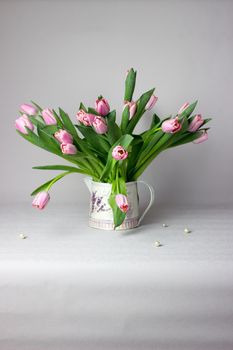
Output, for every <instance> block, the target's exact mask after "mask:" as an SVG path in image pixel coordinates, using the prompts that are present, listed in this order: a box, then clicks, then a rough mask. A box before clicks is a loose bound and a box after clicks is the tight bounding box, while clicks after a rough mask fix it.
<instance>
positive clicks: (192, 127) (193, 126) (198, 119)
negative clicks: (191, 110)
mask: <svg viewBox="0 0 233 350" xmlns="http://www.w3.org/2000/svg"><path fill="white" fill-rule="evenodd" d="M203 123H204V119H202V116H201V114H197V115H195V117H194V118H193V120H192V121H191V123H190V124H189V127H188V131H190V132H194V131H197V130H198V129H199V128H200V126H201V125H202V124H203Z"/></svg>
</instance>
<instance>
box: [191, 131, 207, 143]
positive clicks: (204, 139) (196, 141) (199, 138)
mask: <svg viewBox="0 0 233 350" xmlns="http://www.w3.org/2000/svg"><path fill="white" fill-rule="evenodd" d="M207 140H208V134H207V132H206V130H204V131H203V132H202V135H201V136H200V137H198V139H196V140H194V141H193V143H195V144H198V143H202V142H204V141H207Z"/></svg>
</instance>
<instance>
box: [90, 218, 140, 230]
mask: <svg viewBox="0 0 233 350" xmlns="http://www.w3.org/2000/svg"><path fill="white" fill-rule="evenodd" d="M138 221H139V219H138V218H133V219H126V220H124V222H123V223H122V224H121V225H120V226H118V227H117V228H116V230H129V229H131V228H135V227H137V226H138ZM89 226H90V227H93V228H98V229H100V230H107V231H112V230H114V225H113V222H112V221H110V220H109V221H107V220H98V219H93V218H89Z"/></svg>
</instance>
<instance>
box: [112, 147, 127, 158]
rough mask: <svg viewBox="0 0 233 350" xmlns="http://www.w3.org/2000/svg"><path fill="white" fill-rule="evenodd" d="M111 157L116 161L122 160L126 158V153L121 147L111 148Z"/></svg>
mask: <svg viewBox="0 0 233 350" xmlns="http://www.w3.org/2000/svg"><path fill="white" fill-rule="evenodd" d="M112 156H113V158H114V159H116V160H124V159H126V158H127V157H128V152H127V151H126V150H125V149H124V148H123V147H122V146H120V145H118V146H116V147H114V148H113V150H112Z"/></svg>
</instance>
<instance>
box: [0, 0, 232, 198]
mask: <svg viewBox="0 0 233 350" xmlns="http://www.w3.org/2000/svg"><path fill="white" fill-rule="evenodd" d="M232 16H233V1H211V0H210V1H179V0H177V1H175V0H173V1H172V0H170V1H168V0H167V1H18V0H17V1H0V44H1V54H0V77H1V79H0V92H1V94H0V96H1V97H0V101H1V137H0V146H1V165H2V166H1V173H0V176H1V185H0V186H1V189H0V200H1V202H6V201H7V202H12V201H14V202H21V201H28V202H30V201H31V198H30V196H29V193H30V191H31V190H32V189H34V188H35V187H37V186H38V185H40V184H41V183H43V182H45V181H46V180H47V179H49V178H51V177H53V175H55V173H53V172H43V173H42V172H39V171H35V170H31V166H35V165H46V164H61V161H60V159H59V158H57V157H56V156H53V155H50V154H48V153H46V152H44V151H43V150H40V149H37V148H35V147H34V146H32V145H30V144H29V143H27V142H26V141H24V140H23V139H21V138H20V137H19V136H18V135H16V133H15V130H14V120H15V119H16V117H17V115H18V114H17V110H18V106H19V105H20V104H21V103H24V102H27V101H29V100H30V99H34V100H36V101H37V102H38V103H39V104H41V105H42V106H44V107H53V108H56V107H57V106H61V107H63V108H64V109H65V110H66V111H67V112H68V113H69V114H70V116H71V117H72V118H73V120H75V113H76V112H77V109H78V106H79V102H80V101H81V100H82V101H83V102H84V103H86V104H89V105H92V104H93V101H94V100H95V98H96V97H97V96H98V94H100V93H101V94H103V95H104V96H105V97H106V98H108V100H109V102H110V104H111V106H112V107H114V108H117V110H118V111H121V110H122V98H123V88H124V78H125V71H126V70H127V69H128V68H129V67H131V66H133V67H134V68H135V69H137V71H138V81H137V88H136V94H135V97H138V96H139V95H140V94H141V93H142V92H144V91H145V90H147V89H149V88H151V87H153V86H156V87H157V89H156V94H157V96H158V97H159V101H158V103H157V105H156V108H155V111H156V112H157V113H158V114H159V115H162V116H165V115H167V114H170V113H173V114H174V113H176V111H177V110H178V108H179V107H180V106H181V105H182V104H183V103H184V102H185V101H190V102H191V101H193V100H195V99H198V100H199V104H198V108H197V112H200V113H203V115H204V116H206V117H213V121H212V123H211V126H212V129H211V130H210V133H209V141H208V142H206V143H203V144H200V145H193V144H189V145H186V146H185V147H181V148H176V149H173V150H170V151H169V152H164V153H163V154H161V155H160V156H159V157H158V158H157V159H156V160H155V161H154V163H153V165H151V166H150V168H148V170H147V172H146V173H145V174H144V175H143V178H144V179H145V180H148V181H149V182H151V183H152V184H153V185H154V186H155V187H156V190H157V202H164V203H168V202H170V203H172V204H186V203H187V204H191V203H192V204H199V203H201V204H223V203H230V202H232V198H233V196H232V192H233V186H232V178H233V162H232V161H233V156H232V149H233V147H232V146H233V137H232V127H233V121H232V120H233V115H232V92H233V89H232V87H233V79H232V78H233V74H232V62H233V45H232V34H233V21H232ZM149 120H150V113H148V114H146V115H145V116H144V118H143V120H142V122H141V125H140V129H143V127H145V126H148V124H149ZM52 197H53V200H54V201H55V200H56V202H76V203H81V202H82V201H84V200H85V201H86V200H87V198H88V196H87V192H86V189H85V188H84V186H83V184H82V181H81V176H79V175H70V176H69V177H67V178H65V179H64V180H63V181H61V182H60V183H59V184H57V185H55V186H54V189H53V190H52Z"/></svg>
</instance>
